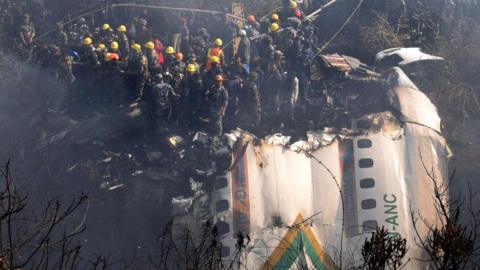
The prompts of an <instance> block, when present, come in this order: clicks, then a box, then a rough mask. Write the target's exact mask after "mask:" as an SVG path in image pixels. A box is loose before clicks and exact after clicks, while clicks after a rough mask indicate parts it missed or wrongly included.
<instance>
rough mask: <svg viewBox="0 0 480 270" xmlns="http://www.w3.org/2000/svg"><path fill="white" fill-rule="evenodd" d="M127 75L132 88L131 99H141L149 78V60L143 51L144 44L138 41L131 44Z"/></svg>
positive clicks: (129, 85) (130, 88)
mask: <svg viewBox="0 0 480 270" xmlns="http://www.w3.org/2000/svg"><path fill="white" fill-rule="evenodd" d="M127 76H128V78H127V84H128V87H129V90H130V92H129V100H130V101H135V100H139V99H141V98H142V96H143V89H144V87H145V83H146V82H147V79H148V60H147V57H145V55H144V54H143V53H142V46H141V45H140V44H138V43H134V44H132V46H131V50H130V57H129V58H128V64H127Z"/></svg>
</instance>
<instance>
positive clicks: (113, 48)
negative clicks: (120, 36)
mask: <svg viewBox="0 0 480 270" xmlns="http://www.w3.org/2000/svg"><path fill="white" fill-rule="evenodd" d="M110 48H111V49H112V50H117V49H118V42H116V41H112V43H110Z"/></svg>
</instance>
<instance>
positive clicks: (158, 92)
mask: <svg viewBox="0 0 480 270" xmlns="http://www.w3.org/2000/svg"><path fill="white" fill-rule="evenodd" d="M175 96H176V94H175V91H173V88H172V86H171V85H170V84H169V83H166V82H164V80H163V75H162V74H157V75H155V77H153V86H152V90H151V93H150V100H151V102H152V105H153V111H154V115H155V122H156V127H157V130H160V129H161V130H162V131H163V132H166V131H167V130H166V127H165V125H166V124H167V123H168V121H169V120H170V118H171V117H172V113H173V103H172V99H173V98H175Z"/></svg>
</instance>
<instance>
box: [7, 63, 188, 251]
mask: <svg viewBox="0 0 480 270" xmlns="http://www.w3.org/2000/svg"><path fill="white" fill-rule="evenodd" d="M0 74H2V75H1V76H2V77H1V80H0V136H1V137H0V138H1V140H0V149H2V151H1V153H0V155H1V158H2V160H3V161H6V160H7V159H11V160H12V166H13V172H14V177H15V180H16V182H17V185H19V187H20V188H21V189H23V190H25V191H27V192H28V193H29V194H30V199H31V200H33V201H39V202H45V200H46V199H47V198H51V197H56V196H63V197H64V198H65V199H66V200H69V198H71V197H72V196H75V195H80V194H81V193H82V192H87V193H88V194H89V196H90V197H91V206H90V210H89V213H88V218H87V220H86V225H87V231H86V232H85V233H84V234H82V235H81V236H80V237H81V238H82V242H83V253H84V254H87V255H89V254H93V253H94V252H96V253H101V254H104V255H108V254H117V255H118V254H120V253H127V254H132V252H133V251H134V250H138V249H142V250H143V251H145V249H152V246H153V245H154V242H155V238H156V237H157V236H158V235H159V234H160V232H161V229H162V227H163V224H164V223H165V222H167V221H168V219H169V216H170V211H169V204H170V199H169V198H171V197H172V196H175V195H178V194H179V193H181V191H178V190H179V189H181V188H182V185H179V184H180V183H181V182H179V180H178V179H176V178H174V177H172V176H170V175H169V174H168V171H167V170H166V169H165V168H164V167H163V166H164V165H163V164H164V162H166V161H167V157H166V156H165V155H166V152H165V151H164V150H163V149H161V148H158V147H156V146H154V145H152V141H154V140H153V139H152V138H153V136H154V135H152V134H151V133H149V132H150V131H148V130H147V129H143V128H144V127H145V126H146V125H147V124H148V123H147V121H148V119H146V118H142V117H140V118H138V119H130V118H129V117H127V116H126V112H127V110H128V108H123V109H122V108H121V109H118V110H117V111H112V112H109V113H98V112H95V110H94V105H93V104H91V103H88V101H86V100H82V101H78V100H77V103H79V104H77V105H78V106H77V107H76V108H75V110H76V112H75V113H73V112H71V111H69V108H71V107H72V106H73V104H72V103H71V102H72V96H75V95H76V94H77V92H76V91H79V90H80V89H79V88H78V87H76V86H73V87H67V86H65V85H62V84H61V83H59V82H58V81H57V80H56V79H55V78H54V76H53V72H52V70H48V69H42V68H41V67H39V66H36V65H34V64H32V63H31V62H28V61H27V62H24V61H19V60H18V59H17V58H16V57H15V56H12V55H8V54H4V55H1V57H0ZM79 115H81V117H79Z"/></svg>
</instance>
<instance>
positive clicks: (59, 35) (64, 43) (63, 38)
mask: <svg viewBox="0 0 480 270" xmlns="http://www.w3.org/2000/svg"><path fill="white" fill-rule="evenodd" d="M56 26H57V29H56V31H55V35H54V38H53V40H54V44H55V45H57V46H58V47H59V48H61V49H65V48H67V47H68V35H67V33H65V31H64V30H63V23H57V25H56Z"/></svg>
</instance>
